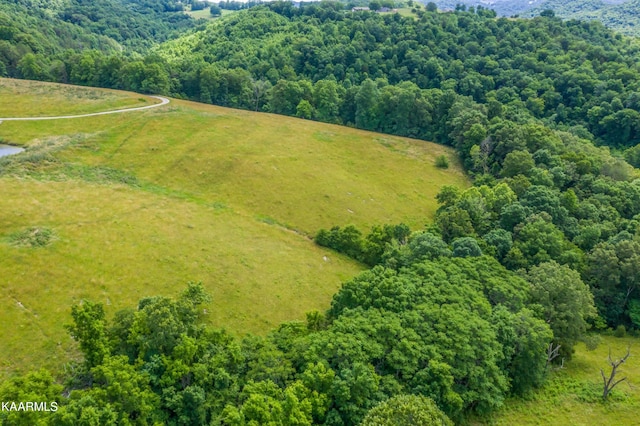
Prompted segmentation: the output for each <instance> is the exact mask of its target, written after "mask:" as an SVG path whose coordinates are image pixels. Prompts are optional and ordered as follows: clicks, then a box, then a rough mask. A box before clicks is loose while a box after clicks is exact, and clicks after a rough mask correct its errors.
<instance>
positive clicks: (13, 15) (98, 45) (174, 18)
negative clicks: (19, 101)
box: [0, 0, 197, 82]
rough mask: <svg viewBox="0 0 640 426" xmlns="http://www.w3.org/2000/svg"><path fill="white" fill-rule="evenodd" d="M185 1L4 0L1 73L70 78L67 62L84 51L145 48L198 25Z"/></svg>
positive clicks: (0, 22)
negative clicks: (190, 15)
mask: <svg viewBox="0 0 640 426" xmlns="http://www.w3.org/2000/svg"><path fill="white" fill-rule="evenodd" d="M182 7H183V6H182V5H181V3H172V2H167V1H163V0H148V1H144V2H142V1H128V0H104V1H102V0H101V1H96V2H94V1H85V0H60V1H53V0H52V1H44V0H43V1H35V0H34V1H32V0H16V1H8V0H2V1H0V76H11V77H22V78H30V79H39V80H52V81H61V82H64V81H68V80H69V78H70V76H69V72H70V70H69V69H68V66H65V62H66V63H70V62H74V61H75V59H76V57H75V56H74V55H75V54H76V53H78V52H80V51H86V50H91V49H94V50H96V51H99V52H102V53H103V54H107V53H115V52H120V53H121V54H127V53H131V52H132V51H143V50H145V49H147V48H149V47H150V46H152V45H154V44H157V43H159V42H162V41H165V40H167V39H168V38H170V37H172V36H176V35H178V34H179V33H180V32H183V31H186V30H187V29H189V28H194V27H195V26H196V25H197V22H196V21H195V20H193V19H191V18H190V17H189V16H187V15H186V14H184V13H183V12H182ZM61 60H62V61H61Z"/></svg>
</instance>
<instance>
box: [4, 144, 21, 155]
mask: <svg viewBox="0 0 640 426" xmlns="http://www.w3.org/2000/svg"><path fill="white" fill-rule="evenodd" d="M22 151H24V148H20V147H19V146H11V145H3V144H1V143H0V157H4V156H6V155H13V154H17V153H19V152H22Z"/></svg>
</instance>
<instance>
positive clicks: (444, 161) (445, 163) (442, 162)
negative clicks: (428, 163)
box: [436, 154, 449, 169]
mask: <svg viewBox="0 0 640 426" xmlns="http://www.w3.org/2000/svg"><path fill="white" fill-rule="evenodd" d="M436 167H437V168H439V169H448V168H449V159H448V158H447V156H446V155H444V154H442V155H438V156H437V157H436Z"/></svg>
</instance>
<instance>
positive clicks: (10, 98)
mask: <svg viewBox="0 0 640 426" xmlns="http://www.w3.org/2000/svg"><path fill="white" fill-rule="evenodd" d="M0 100H1V101H0V117H6V118H8V117H41V116H54V115H72V114H86V113H91V112H100V111H108V110H114V109H119V108H133V107H139V106H146V105H151V104H153V103H156V102H157V100H156V99H151V98H148V97H147V96H144V95H139V94H137V93H130V92H121V91H116V90H106V89H94V88H91V87H81V86H70V85H59V84H54V83H43V82H36V81H28V80H15V79H8V78H0Z"/></svg>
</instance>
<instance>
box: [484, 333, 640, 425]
mask: <svg viewBox="0 0 640 426" xmlns="http://www.w3.org/2000/svg"><path fill="white" fill-rule="evenodd" d="M627 347H630V348H631V356H630V357H629V358H628V359H627V362H626V363H625V364H623V365H622V366H621V367H620V369H619V373H618V375H617V376H616V377H618V378H623V377H627V380H626V381H625V382H622V383H620V384H619V385H618V386H617V387H616V388H614V390H613V391H612V392H611V394H610V396H609V399H608V400H607V401H606V402H603V401H602V386H603V385H602V377H601V376H600V369H603V370H604V371H605V374H607V375H608V374H609V372H610V371H611V368H610V367H609V365H608V363H607V357H608V355H609V350H611V357H612V358H613V359H619V358H621V357H623V356H624V355H625V354H626V351H627ZM638 413H640V339H638V338H631V337H626V338H616V337H611V336H604V338H603V341H602V342H601V344H600V345H599V346H598V348H596V350H594V351H588V350H586V348H585V346H584V344H580V345H578V347H577V350H576V353H575V355H574V357H573V359H572V360H571V361H570V362H568V363H566V364H565V367H564V368H562V369H559V370H556V371H554V372H552V375H551V377H550V379H549V380H548V382H547V383H546V385H545V386H544V387H543V388H542V389H539V390H538V391H536V392H534V393H532V394H531V395H529V396H528V397H527V398H525V399H512V400H509V401H507V403H506V404H505V407H504V408H503V409H502V410H500V411H498V412H496V413H495V414H494V415H493V416H492V417H490V418H489V419H484V420H481V421H480V420H475V421H472V422H471V424H473V425H500V426H502V425H504V426H507V425H508V426H512V425H518V426H528V425H532V426H533V425H571V426H592V425H599V426H621V425H637V424H640V418H639V417H638Z"/></svg>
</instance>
